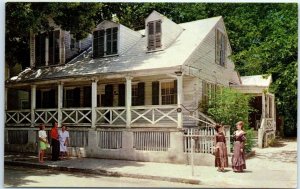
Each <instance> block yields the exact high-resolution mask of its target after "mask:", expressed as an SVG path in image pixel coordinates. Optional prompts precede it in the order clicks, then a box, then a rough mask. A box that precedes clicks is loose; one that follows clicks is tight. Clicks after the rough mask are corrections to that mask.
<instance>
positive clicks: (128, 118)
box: [126, 76, 132, 128]
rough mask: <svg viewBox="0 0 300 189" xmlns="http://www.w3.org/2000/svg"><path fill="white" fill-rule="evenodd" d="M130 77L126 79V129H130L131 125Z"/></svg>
mask: <svg viewBox="0 0 300 189" xmlns="http://www.w3.org/2000/svg"><path fill="white" fill-rule="evenodd" d="M131 80H132V77H131V76H127V77H126V128H130V123H131V92H132V91H131Z"/></svg>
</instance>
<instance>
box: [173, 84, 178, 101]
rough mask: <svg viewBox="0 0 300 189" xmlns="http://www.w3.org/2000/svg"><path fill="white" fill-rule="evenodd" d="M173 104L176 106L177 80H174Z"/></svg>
mask: <svg viewBox="0 0 300 189" xmlns="http://www.w3.org/2000/svg"><path fill="white" fill-rule="evenodd" d="M173 102H174V104H177V80H174V101H173Z"/></svg>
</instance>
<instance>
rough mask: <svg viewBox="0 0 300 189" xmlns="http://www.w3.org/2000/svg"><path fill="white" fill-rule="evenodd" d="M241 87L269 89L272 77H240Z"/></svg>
mask: <svg viewBox="0 0 300 189" xmlns="http://www.w3.org/2000/svg"><path fill="white" fill-rule="evenodd" d="M241 80H242V85H243V86H258V87H269V86H270V84H271V83H272V76H271V75H269V76H264V75H253V76H242V77H241Z"/></svg>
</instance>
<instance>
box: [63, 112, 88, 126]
mask: <svg viewBox="0 0 300 189" xmlns="http://www.w3.org/2000/svg"><path fill="white" fill-rule="evenodd" d="M61 110H62V122H63V123H66V124H87V123H88V124H89V123H92V119H91V116H92V115H91V112H92V109H91V108H63V109H61Z"/></svg>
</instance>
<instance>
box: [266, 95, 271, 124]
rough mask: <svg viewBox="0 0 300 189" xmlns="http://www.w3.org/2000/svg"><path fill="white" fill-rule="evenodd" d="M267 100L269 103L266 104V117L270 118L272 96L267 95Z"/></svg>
mask: <svg viewBox="0 0 300 189" xmlns="http://www.w3.org/2000/svg"><path fill="white" fill-rule="evenodd" d="M266 97H267V98H266V100H267V102H266V105H267V107H266V117H267V118H270V95H269V94H268V93H267V94H266Z"/></svg>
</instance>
